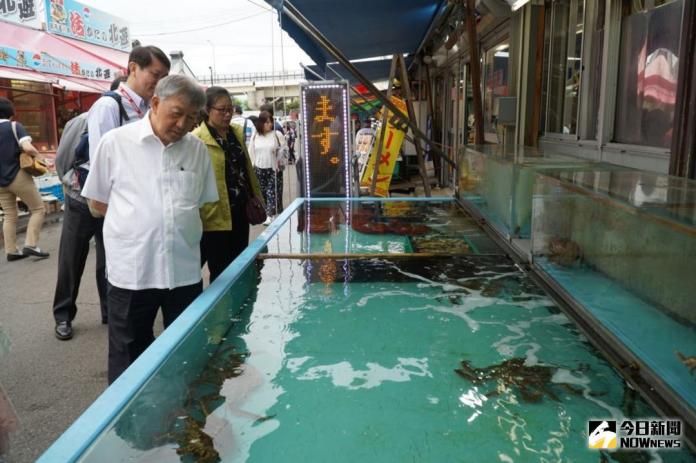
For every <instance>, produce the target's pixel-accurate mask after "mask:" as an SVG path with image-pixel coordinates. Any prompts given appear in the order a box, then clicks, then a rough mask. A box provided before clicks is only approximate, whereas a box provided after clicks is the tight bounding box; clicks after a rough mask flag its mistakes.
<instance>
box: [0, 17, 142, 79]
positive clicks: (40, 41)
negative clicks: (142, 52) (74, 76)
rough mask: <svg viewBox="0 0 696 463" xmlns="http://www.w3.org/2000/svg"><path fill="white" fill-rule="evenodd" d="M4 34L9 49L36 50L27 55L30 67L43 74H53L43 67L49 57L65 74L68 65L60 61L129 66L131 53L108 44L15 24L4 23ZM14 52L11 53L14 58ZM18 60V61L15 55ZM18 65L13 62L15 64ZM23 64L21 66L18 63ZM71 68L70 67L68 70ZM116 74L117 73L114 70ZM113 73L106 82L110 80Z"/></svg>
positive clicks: (1, 31)
mask: <svg viewBox="0 0 696 463" xmlns="http://www.w3.org/2000/svg"><path fill="white" fill-rule="evenodd" d="M0 37H2V45H3V46H5V47H8V48H9V49H15V50H21V51H22V52H24V53H25V54H26V52H33V53H34V55H33V56H25V60H26V63H27V64H26V67H27V68H36V69H37V70H39V71H41V72H42V73H51V74H53V72H52V70H48V69H46V68H44V67H42V64H41V62H42V61H44V60H45V59H46V60H48V61H50V62H51V65H53V66H57V67H60V68H61V70H62V71H63V72H60V71H57V72H55V74H56V75H58V74H61V73H63V74H64V73H65V69H63V68H65V67H66V65H64V64H58V63H62V62H67V63H68V65H67V67H69V64H70V63H71V62H75V63H79V64H80V65H81V66H82V68H83V69H94V68H96V67H101V68H103V69H109V70H113V71H118V70H125V69H126V68H127V65H128V54H127V53H124V52H120V51H118V50H111V49H108V48H105V47H99V46H96V45H91V44H87V43H82V42H79V41H76V40H71V39H66V38H63V37H58V36H56V35H52V34H48V33H46V32H43V31H37V30H34V29H29V28H25V27H20V26H15V25H13V24H10V23H4V22H0ZM12 57H13V55H12V54H10V58H11V59H12ZM14 61H17V59H16V58H14ZM15 64H18V63H16V62H13V63H12V65H13V66H14V65H15ZM18 67H19V66H18ZM69 71H70V69H68V72H69ZM114 73H115V72H114ZM113 77H115V76H112V77H110V78H108V79H103V80H104V81H110V80H111V79H112V78H113Z"/></svg>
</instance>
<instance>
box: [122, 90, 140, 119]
mask: <svg viewBox="0 0 696 463" xmlns="http://www.w3.org/2000/svg"><path fill="white" fill-rule="evenodd" d="M118 90H119V92H120V93H121V95H123V97H124V98H125V99H126V100H128V103H129V104H130V105H131V108H133V111H135V113H136V114H137V115H138V117H139V118H140V119H142V118H143V116H144V115H145V114H144V113H143V111H142V109H140V107H139V106H138V105H137V104H136V103H135V100H133V97H132V96H130V95H129V94H128V92H127V91H126V90H125V89H123V88H119V89H118Z"/></svg>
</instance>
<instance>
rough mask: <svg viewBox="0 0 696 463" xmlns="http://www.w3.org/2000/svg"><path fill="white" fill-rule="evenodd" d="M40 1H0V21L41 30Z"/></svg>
mask: <svg viewBox="0 0 696 463" xmlns="http://www.w3.org/2000/svg"><path fill="white" fill-rule="evenodd" d="M40 6H41V0H0V20H2V21H6V22H10V23H13V24H19V25H20V26H26V27H31V28H34V29H41V20H42V18H41V11H39V7H40Z"/></svg>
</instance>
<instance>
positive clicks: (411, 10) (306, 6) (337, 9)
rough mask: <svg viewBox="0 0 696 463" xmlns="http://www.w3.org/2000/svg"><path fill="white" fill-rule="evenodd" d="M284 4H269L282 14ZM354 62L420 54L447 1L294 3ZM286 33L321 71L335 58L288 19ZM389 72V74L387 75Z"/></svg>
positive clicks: (273, 1)
mask: <svg viewBox="0 0 696 463" xmlns="http://www.w3.org/2000/svg"><path fill="white" fill-rule="evenodd" d="M282 1H283V0H266V2H268V3H269V4H271V5H272V6H273V7H274V8H276V9H277V10H278V11H279V12H280V11H282ZM291 3H292V5H293V6H294V7H295V8H297V9H298V10H299V11H300V12H301V13H302V15H303V16H304V17H306V18H307V19H308V20H309V21H310V22H311V23H312V24H313V25H314V26H315V27H316V28H317V29H319V31H320V32H321V33H322V34H323V35H324V36H325V37H326V38H327V39H328V40H329V41H331V42H332V43H333V44H334V45H335V46H336V47H337V48H338V49H339V50H340V51H341V52H342V53H343V54H344V55H345V56H346V57H347V58H348V59H349V60H356V59H363V58H372V57H375V56H387V55H392V54H394V53H409V54H412V53H415V52H416V51H417V49H418V47H419V46H420V44H421V42H422V41H423V39H424V38H425V36H426V34H427V33H428V30H429V29H430V25H431V24H432V23H433V21H434V20H435V19H436V18H437V16H438V13H439V12H440V11H441V9H443V8H444V7H445V6H446V5H447V2H446V0H381V1H374V0H351V1H346V0H344V1H332V2H327V1H326V0H291ZM279 20H280V22H281V26H282V28H283V29H284V30H285V31H287V33H288V34H289V35H290V37H292V38H293V40H295V42H297V44H298V45H299V46H300V48H302V49H303V50H304V51H305V53H307V54H308V55H309V56H310V58H312V59H313V60H314V62H315V63H316V64H317V65H318V66H319V67H321V68H323V67H324V66H325V64H326V63H327V62H331V61H334V58H333V57H332V56H331V55H329V54H328V53H327V52H325V51H324V50H323V49H322V48H321V47H320V46H319V45H318V44H317V43H316V42H315V41H314V40H313V39H312V38H311V37H310V36H309V35H307V34H306V33H305V32H304V31H303V30H302V29H300V27H299V26H297V25H296V24H295V23H294V22H293V21H292V20H291V19H290V18H288V17H286V16H285V15H284V14H280V15H279ZM387 72H388V71H387Z"/></svg>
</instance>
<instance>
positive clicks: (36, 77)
mask: <svg viewBox="0 0 696 463" xmlns="http://www.w3.org/2000/svg"><path fill="white" fill-rule="evenodd" d="M0 78H3V79H16V80H28V81H30V82H41V83H44V84H52V83H54V82H55V79H52V78H51V77H49V76H47V75H45V74H42V73H40V72H37V71H31V70H24V69H15V68H8V67H5V66H0Z"/></svg>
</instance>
